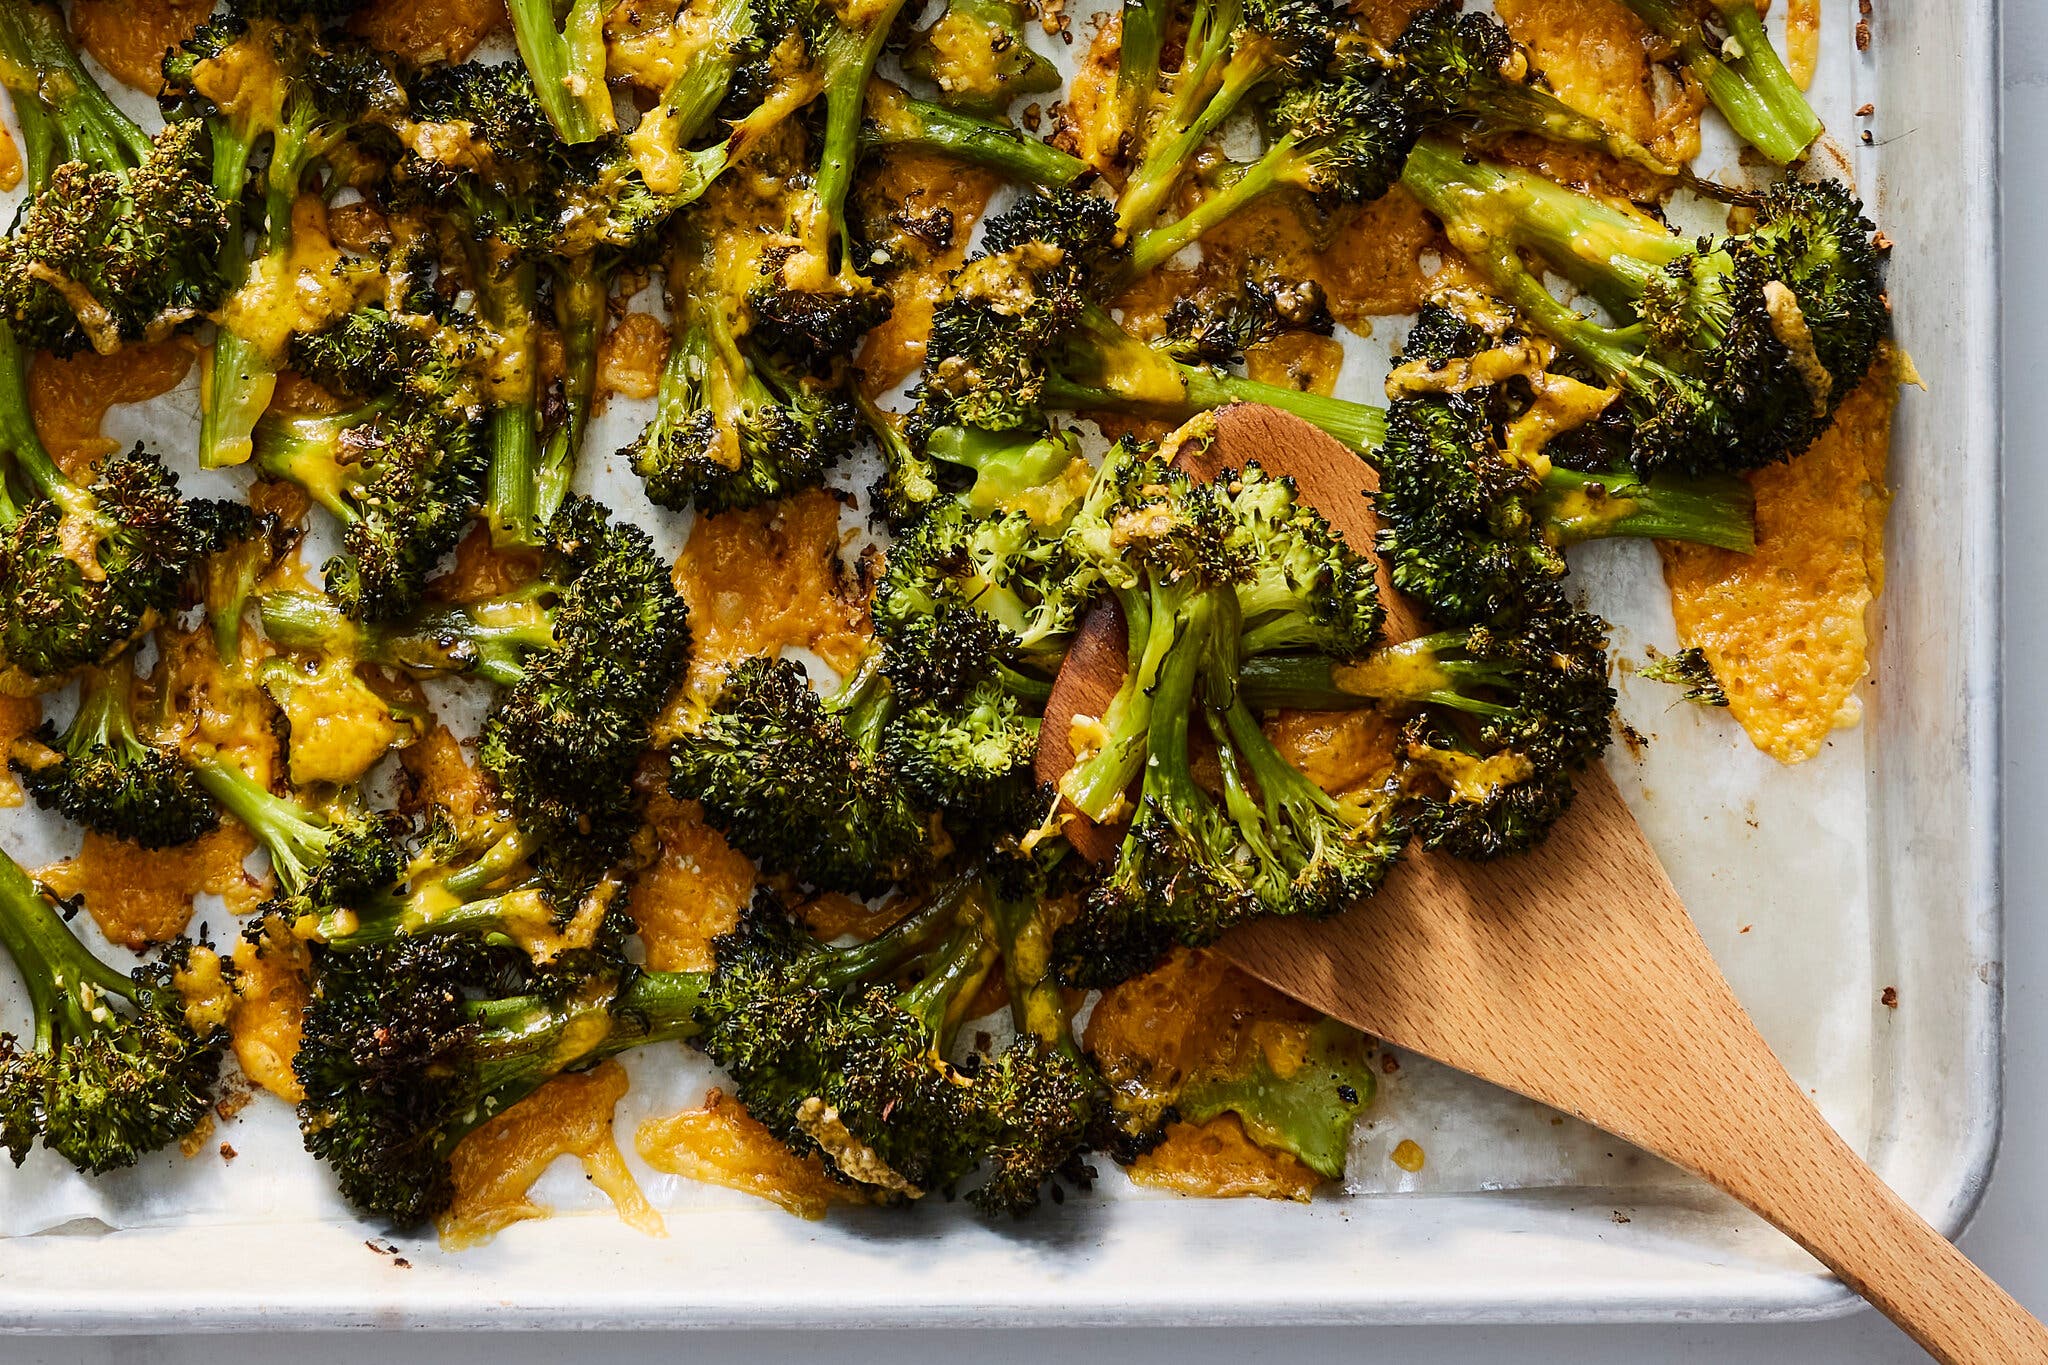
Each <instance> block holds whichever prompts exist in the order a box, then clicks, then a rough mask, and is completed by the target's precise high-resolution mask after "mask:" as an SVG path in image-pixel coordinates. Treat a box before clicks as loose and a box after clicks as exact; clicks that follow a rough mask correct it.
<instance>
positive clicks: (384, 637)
mask: <svg viewBox="0 0 2048 1365" xmlns="http://www.w3.org/2000/svg"><path fill="white" fill-rule="evenodd" d="M553 591H554V588H553V585H551V584H546V583H537V584H529V585H527V586H526V587H522V588H515V589H513V590H512V591H511V592H508V593H504V594H502V595H500V596H498V597H492V598H486V599H485V600H483V601H481V602H466V603H462V604H460V605H455V606H449V607H444V608H438V609H436V610H433V611H429V612H426V613H424V614H423V615H420V616H417V617H415V618H413V619H411V620H409V621H402V622H388V623H376V624H368V623H363V622H358V621H354V620H351V619H350V618H349V617H348V615H347V613H345V612H343V611H342V610H341V608H339V607H337V606H335V605H334V603H333V601H332V600H331V599H329V598H328V597H326V596H325V595H324V594H320V593H310V592H274V593H266V594H265V595H264V596H263V598H262V599H261V600H260V601H259V602H258V603H257V610H258V611H259V612H260V613H261V615H262V620H263V633H264V634H265V635H267V636H269V637H270V639H271V641H272V642H273V643H276V644H279V645H282V646H284V647H285V648H286V649H297V650H318V651H320V652H322V653H327V654H336V655H342V656H353V657H356V658H361V659H367V660H370V661H372V662H375V663H380V664H385V665H387V666H389V667H392V668H402V669H405V670H406V671H408V672H411V673H425V674H446V673H466V674H468V675H470V676H471V677H477V678H482V679H483V680H485V681H486V682H491V683H496V684H497V685H498V686H500V687H511V686H513V685H514V684H516V683H518V682H519V681H520V680H521V679H522V678H524V677H525V676H526V659H527V656H528V655H530V654H534V653H536V652H539V651H541V650H547V649H552V648H554V645H555V625H554V615H553V613H552V611H550V610H549V608H548V606H547V604H546V602H545V601H544V600H543V599H544V598H545V597H546V596H547V595H548V594H549V593H551V592H553Z"/></svg>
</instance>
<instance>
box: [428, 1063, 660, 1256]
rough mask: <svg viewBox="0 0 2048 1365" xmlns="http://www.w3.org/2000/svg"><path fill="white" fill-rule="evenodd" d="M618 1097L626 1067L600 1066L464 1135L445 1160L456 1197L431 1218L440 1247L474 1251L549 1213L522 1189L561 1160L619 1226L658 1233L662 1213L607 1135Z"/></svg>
mask: <svg viewBox="0 0 2048 1365" xmlns="http://www.w3.org/2000/svg"><path fill="white" fill-rule="evenodd" d="M625 1093H626V1071H625V1068H624V1067H622V1066H620V1065H619V1064H618V1063H617V1062H605V1063H603V1064H602V1065H600V1066H597V1067H593V1068H592V1069H591V1070H589V1071H582V1072H578V1073H576V1074H574V1075H567V1076H557V1077H555V1078H554V1079H553V1080H551V1081H549V1082H548V1083H547V1084H546V1085H544V1086H542V1087H541V1088H540V1089H538V1090H536V1091H534V1092H533V1093H532V1094H531V1095H528V1096H527V1097H526V1098H525V1099H523V1100H521V1101H520V1102H519V1103H517V1104H515V1105H513V1106H512V1107H511V1108H510V1109H507V1110H506V1111H505V1112H504V1113H502V1114H499V1115H497V1116H496V1117H495V1118H493V1119H491V1120H490V1121H489V1122H488V1123H485V1124H484V1125H483V1126H482V1127H480V1128H478V1129H477V1130H476V1131H474V1132H472V1133H470V1134H469V1135H468V1136H467V1137H465V1138H463V1139H462V1141H461V1142H459V1143H457V1144H456V1146H455V1151H454V1152H453V1153H452V1154H451V1155H450V1156H449V1159H448V1165H449V1168H450V1173H451V1174H452V1176H453V1177H454V1181H455V1196H454V1198H453V1199H452V1200H451V1201H450V1202H449V1205H448V1210H447V1212H445V1213H443V1214H442V1215H441V1216H440V1217H439V1218H438V1219H436V1220H435V1226H436V1228H437V1229H438V1230H439V1232H440V1234H441V1245H442V1246H444V1247H446V1248H448V1249H450V1250H460V1249H463V1248H466V1247H474V1246H481V1245H482V1244H483V1243H485V1242H488V1241H490V1240H491V1238H493V1237H495V1236H497V1235H498V1233H500V1232H502V1231H503V1230H504V1229H506V1228H508V1227H510V1226H512V1224H514V1223H520V1222H524V1221H526V1220H527V1219H529V1218H545V1217H547V1216H548V1214H549V1210H548V1209H546V1208H543V1207H542V1206H541V1205H539V1204H536V1203H534V1202H533V1200H532V1199H530V1198H528V1191H530V1190H531V1189H532V1188H533V1184H534V1182H535V1181H536V1180H539V1179H540V1178H541V1175H542V1174H543V1173H544V1172H545V1171H546V1170H547V1168H548V1167H550V1166H552V1165H554V1163H555V1161H556V1159H557V1158H560V1157H564V1156H573V1157H575V1158H576V1159H577V1160H578V1161H579V1162H581V1163H582V1164H583V1171H584V1174H585V1175H587V1176H588V1177H589V1178H590V1183H591V1184H593V1185H595V1186H597V1187H598V1188H599V1189H600V1190H603V1191H604V1193H605V1195H606V1197H608V1198H609V1199H610V1200H611V1201H612V1207H613V1208H614V1209H616V1210H617V1211H618V1215H619V1217H620V1219H621V1220H623V1221H624V1222H625V1224H626V1226H628V1227H630V1228H634V1229H636V1230H637V1231H640V1232H644V1233H646V1234H647V1235H648V1236H650V1237H660V1236H663V1235H664V1227H663V1224H662V1220H661V1215H660V1214H659V1213H657V1212H655V1209H654V1206H653V1205H652V1204H650V1203H648V1202H647V1196H646V1195H644V1194H642V1193H641V1192H640V1185H639V1182H637V1181H635V1180H634V1179H633V1173H632V1172H631V1171H629V1170H628V1169H626V1160H625V1158H624V1157H623V1156H621V1155H620V1154H619V1147H618V1143H617V1142H616V1141H615V1140H614V1139H613V1137H612V1113H613V1111H614V1110H615V1109H616V1108H617V1107H618V1103H619V1100H620V1099H621V1098H623V1097H624V1095H625Z"/></svg>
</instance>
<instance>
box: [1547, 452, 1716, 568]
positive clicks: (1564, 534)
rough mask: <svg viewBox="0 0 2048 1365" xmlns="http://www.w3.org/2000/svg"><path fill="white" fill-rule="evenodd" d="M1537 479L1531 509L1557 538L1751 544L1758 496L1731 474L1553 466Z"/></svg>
mask: <svg viewBox="0 0 2048 1365" xmlns="http://www.w3.org/2000/svg"><path fill="white" fill-rule="evenodd" d="M1540 482H1541V492H1540V493H1539V494H1538V495H1537V497H1536V499H1535V502H1534V506H1533V507H1532V509H1531V510H1532V511H1533V512H1535V514H1536V518H1537V520H1538V522H1539V523H1540V524H1541V526H1542V528H1543V532H1544V534H1545V535H1546V536H1547V537H1548V538H1549V539H1550V540H1552V541H1553V542H1555V543H1556V544H1559V545H1579V544H1583V543H1584V542H1586V541H1589V540H1607V539H1612V538H1616V537H1624V536H1626V537H1639V538H1649V539H1654V540H1683V541H1689V542H1691V543H1692V544H1695V545H1712V546H1714V547H1716V548H1718V549H1722V550H1735V551H1738V552H1739V553H1742V554H1749V553H1751V552H1753V551H1754V550H1755V549H1756V515H1755V509H1756V499H1755V495H1754V494H1753V493H1752V492H1751V491H1750V487H1749V485H1748V484H1747V483H1745V482H1744V481H1742V480H1741V479H1738V478H1735V477H1733V476H1728V477H1722V478H1701V479H1685V478H1675V477H1667V476H1662V475H1660V476H1658V477H1656V478H1652V479H1643V478H1639V477H1637V476H1636V474H1634V473H1633V472H1632V471H1630V470H1627V469H1618V470H1610V471H1605V472H1602V473H1593V474H1588V473H1582V472H1581V471H1579V470H1576V469H1566V468H1564V467H1562V466H1559V465H1553V466H1552V467H1551V468H1550V469H1548V470H1546V471H1545V472H1544V474H1543V476H1542V479H1541V481H1540Z"/></svg>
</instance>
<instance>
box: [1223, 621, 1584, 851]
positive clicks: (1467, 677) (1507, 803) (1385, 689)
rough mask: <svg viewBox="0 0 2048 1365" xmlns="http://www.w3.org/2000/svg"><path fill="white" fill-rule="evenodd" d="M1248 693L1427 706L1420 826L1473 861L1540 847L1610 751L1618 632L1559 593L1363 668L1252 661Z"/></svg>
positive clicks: (1413, 644) (1419, 747) (1415, 748)
mask: <svg viewBox="0 0 2048 1365" xmlns="http://www.w3.org/2000/svg"><path fill="white" fill-rule="evenodd" d="M1239 689H1240V693H1241V695H1242V696H1243V697H1244V699H1245V700H1246V702H1247V703H1248V704H1249V705H1252V706H1254V707H1260V708H1268V707H1281V706H1294V707H1305V708H1308V709H1311V710H1335V709H1340V708H1342V707H1345V706H1359V705H1364V704H1367V703H1369V702H1396V703H1410V704H1413V705H1416V706H1419V707H1421V708H1422V709H1421V713H1420V714H1419V715H1417V716H1416V717H1414V718H1413V719H1411V720H1410V721H1409V722H1408V724H1407V727H1406V729H1405V730H1404V731H1403V733H1402V770H1403V771H1402V784H1403V789H1404V794H1405V795H1404V799H1405V803H1406V805H1407V808H1408V817H1409V819H1410V821H1411V822H1412V824H1413V826H1414V830H1415V833H1416V834H1417V835H1418V836H1419V837H1420V838H1421V840H1422V842H1423V843H1424V845H1426V846H1427V847H1430V848H1443V849H1445V850H1446V851H1448V852H1450V853H1453V854H1455V855H1457V856H1458V857H1461V858H1497V857H1501V856H1504V855H1506V854H1510V853H1519V852H1521V851H1523V850H1525V849H1527V848H1530V847H1531V846H1533V845H1535V844H1536V843H1538V842H1540V841H1541V840H1542V838H1543V836H1544V835H1545V834H1546V833H1547V832H1548V831H1549V829H1550V826H1551V825H1552V824H1553V823H1555V821H1556V820H1557V818H1558V817H1559V816H1560V815H1562V814H1563V813H1564V812H1565V810H1566V808H1567V807H1568V806H1569V805H1570V804H1571V799H1572V792H1573V787H1574V778H1575V775H1576V774H1577V773H1578V772H1579V771H1580V770H1582V769H1583V768H1584V767H1585V766H1586V765H1587V764H1589V763H1592V762H1594V761H1595V760H1597V759H1598V758H1599V757H1600V755H1601V754H1603V753H1605V752H1606V749H1607V743H1608V737H1609V726H1610V721H1611V719H1612V716H1613V712H1614V690H1613V689H1612V688H1611V687H1609V686H1608V685H1607V628H1606V626H1605V624H1604V623H1603V622H1602V621H1601V620H1600V619H1599V618H1598V617H1596V616H1593V615H1592V614H1590V613H1588V612H1584V611H1580V610H1578V609H1576V608H1574V607H1571V606H1570V605H1568V604H1567V603H1565V602H1564V601H1563V600H1562V598H1561V596H1560V595H1558V594H1557V593H1556V592H1555V591H1554V590H1553V592H1552V594H1551V596H1550V598H1549V600H1548V601H1547V602H1543V603H1540V604H1535V605H1531V606H1529V607H1528V608H1526V609H1525V611H1524V612H1523V613H1522V614H1521V615H1519V616H1517V617H1516V618H1514V619H1512V620H1511V621H1509V622H1508V623H1506V624H1502V625H1475V626H1471V627H1469V628H1466V629H1463V630H1452V631H1443V632H1440V633H1438V634H1435V635H1428V636H1423V637H1420V638H1418V639H1414V640H1406V641H1403V642H1401V643H1400V644H1396V645H1389V646H1387V647H1386V648H1385V649H1382V650H1380V651H1378V652H1376V653H1374V654H1373V655H1371V656H1369V657H1368V658H1366V659H1365V660H1363V661H1361V662H1359V663H1356V664H1348V665H1347V664H1333V663H1332V662H1331V661H1330V660H1328V659H1326V658H1321V657H1319V656H1314V655H1295V656H1271V657H1266V658H1257V659H1249V660H1247V661H1246V662H1245V666H1244V672H1243V676H1242V678H1241V680H1240V683H1239ZM1347 699H1348V700H1347Z"/></svg>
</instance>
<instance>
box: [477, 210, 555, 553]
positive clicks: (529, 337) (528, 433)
mask: <svg viewBox="0 0 2048 1365" xmlns="http://www.w3.org/2000/svg"><path fill="white" fill-rule="evenodd" d="M486 251H487V252H488V253H489V254H491V255H492V256H494V257H497V259H496V260H494V261H493V262H492V263H491V264H490V266H489V267H487V270H486V272H485V273H486V275H487V278H486V279H485V280H484V282H483V283H482V284H481V285H480V286H479V287H478V290H477V293H478V297H479V298H480V299H481V300H482V302H483V312H484V315H485V317H486V318H487V319H488V320H489V322H490V324H491V325H492V327H494V328H496V329H497V330H498V332H499V333H500V334H501V335H503V336H504V337H506V338H507V343H506V344H507V345H508V346H510V347H511V348H513V349H514V351H515V352H516V354H515V355H513V356H512V357H510V363H508V364H506V365H504V366H501V367H500V369H501V373H500V375H499V376H498V377H497V379H496V380H495V382H494V383H493V385H492V393H491V399H492V406H491V415H490V421H489V429H490V442H491V467H490V473H489V476H488V477H487V478H486V480H485V485H484V521H485V524H487V525H488V526H489V527H490V528H491V543H492V544H494V545H497V546H499V547H501V548H502V547H507V546H519V547H524V548H527V549H533V548H536V547H538V546H539V544H540V540H541V532H542V530H543V523H542V522H541V520H540V518H539V509H540V467H541V448H540V356H539V354H538V353H537V347H538V344H539V335H540V331H539V327H538V326H537V324H536V322H535V319H534V309H535V298H536V287H535V286H536V275H537V272H536V269H535V267H534V264H533V262H532V261H530V260H526V259H524V258H523V257H518V256H510V258H509V259H508V254H509V253H508V252H507V250H506V249H504V248H502V247H500V246H499V245H498V244H495V243H494V244H489V245H487V246H486Z"/></svg>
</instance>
